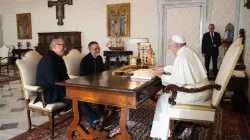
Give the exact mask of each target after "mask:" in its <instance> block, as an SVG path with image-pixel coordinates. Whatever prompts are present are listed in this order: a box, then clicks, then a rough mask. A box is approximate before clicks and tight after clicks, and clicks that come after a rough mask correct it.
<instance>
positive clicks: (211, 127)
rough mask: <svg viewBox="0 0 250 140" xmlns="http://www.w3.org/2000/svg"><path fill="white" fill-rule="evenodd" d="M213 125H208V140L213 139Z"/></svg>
mask: <svg viewBox="0 0 250 140" xmlns="http://www.w3.org/2000/svg"><path fill="white" fill-rule="evenodd" d="M213 126H214V124H213V123H209V130H208V140H212V138H213Z"/></svg>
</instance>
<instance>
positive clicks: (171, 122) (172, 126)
mask: <svg viewBox="0 0 250 140" xmlns="http://www.w3.org/2000/svg"><path fill="white" fill-rule="evenodd" d="M169 129H170V140H174V120H170V122H169Z"/></svg>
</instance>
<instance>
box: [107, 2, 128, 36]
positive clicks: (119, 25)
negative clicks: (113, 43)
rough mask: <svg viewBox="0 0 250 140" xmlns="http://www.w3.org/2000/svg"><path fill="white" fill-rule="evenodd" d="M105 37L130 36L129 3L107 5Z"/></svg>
mask: <svg viewBox="0 0 250 140" xmlns="http://www.w3.org/2000/svg"><path fill="white" fill-rule="evenodd" d="M107 37H110V38H112V37H130V3H121V4H109V5H107Z"/></svg>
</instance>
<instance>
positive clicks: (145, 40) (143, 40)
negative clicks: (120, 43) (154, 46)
mask: <svg viewBox="0 0 250 140" xmlns="http://www.w3.org/2000/svg"><path fill="white" fill-rule="evenodd" d="M129 43H130V44H137V43H148V38H130V39H129Z"/></svg>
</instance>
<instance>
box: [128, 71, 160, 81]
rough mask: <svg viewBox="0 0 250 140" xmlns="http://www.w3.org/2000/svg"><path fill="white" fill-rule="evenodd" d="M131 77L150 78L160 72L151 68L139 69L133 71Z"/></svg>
mask: <svg viewBox="0 0 250 140" xmlns="http://www.w3.org/2000/svg"><path fill="white" fill-rule="evenodd" d="M133 74H134V75H133V76H131V79H141V80H151V79H152V78H154V77H155V76H159V75H160V74H161V72H160V73H159V72H158V71H154V70H152V69H139V70H135V71H134V72H133Z"/></svg>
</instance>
